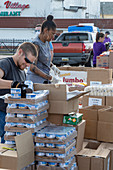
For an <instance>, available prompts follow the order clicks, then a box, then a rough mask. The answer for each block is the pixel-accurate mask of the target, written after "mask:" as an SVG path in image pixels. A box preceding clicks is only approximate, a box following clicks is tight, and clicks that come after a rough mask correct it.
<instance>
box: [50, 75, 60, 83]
mask: <svg viewBox="0 0 113 170" xmlns="http://www.w3.org/2000/svg"><path fill="white" fill-rule="evenodd" d="M50 82H51V83H52V84H57V83H58V82H59V78H57V77H54V76H53V77H52V79H51V80H50Z"/></svg>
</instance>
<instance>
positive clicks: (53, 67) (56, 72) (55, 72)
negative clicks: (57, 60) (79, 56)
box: [51, 64, 60, 75]
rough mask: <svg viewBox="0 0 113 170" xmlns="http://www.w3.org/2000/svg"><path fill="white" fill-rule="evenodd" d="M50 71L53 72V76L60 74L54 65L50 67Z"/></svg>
mask: <svg viewBox="0 0 113 170" xmlns="http://www.w3.org/2000/svg"><path fill="white" fill-rule="evenodd" d="M51 69H52V70H53V71H54V74H55V75H59V74H60V70H59V69H58V68H57V67H56V66H55V65H54V64H53V65H52V66H51Z"/></svg>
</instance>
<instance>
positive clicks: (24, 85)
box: [11, 81, 33, 98]
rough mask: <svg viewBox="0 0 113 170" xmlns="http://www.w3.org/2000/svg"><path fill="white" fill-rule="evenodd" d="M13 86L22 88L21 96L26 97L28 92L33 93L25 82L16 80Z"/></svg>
mask: <svg viewBox="0 0 113 170" xmlns="http://www.w3.org/2000/svg"><path fill="white" fill-rule="evenodd" d="M11 88H21V98H26V93H32V92H33V91H32V89H30V88H28V85H26V84H24V82H18V81H14V82H12V84H11Z"/></svg>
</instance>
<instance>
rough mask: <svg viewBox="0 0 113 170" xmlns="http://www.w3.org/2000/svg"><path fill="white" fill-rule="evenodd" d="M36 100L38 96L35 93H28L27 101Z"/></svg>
mask: <svg viewBox="0 0 113 170" xmlns="http://www.w3.org/2000/svg"><path fill="white" fill-rule="evenodd" d="M35 98H36V94H34V93H26V99H35Z"/></svg>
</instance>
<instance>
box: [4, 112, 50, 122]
mask: <svg viewBox="0 0 113 170" xmlns="http://www.w3.org/2000/svg"><path fill="white" fill-rule="evenodd" d="M47 117H48V113H47V112H45V113H43V114H41V115H40V116H37V117H36V118H34V119H31V118H23V117H6V118H5V121H6V122H14V123H20V122H21V123H28V124H29V123H36V122H39V121H40V120H43V119H45V118H47Z"/></svg>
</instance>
